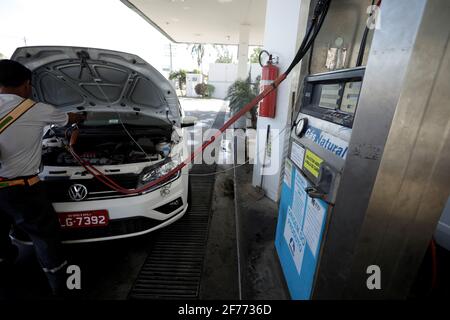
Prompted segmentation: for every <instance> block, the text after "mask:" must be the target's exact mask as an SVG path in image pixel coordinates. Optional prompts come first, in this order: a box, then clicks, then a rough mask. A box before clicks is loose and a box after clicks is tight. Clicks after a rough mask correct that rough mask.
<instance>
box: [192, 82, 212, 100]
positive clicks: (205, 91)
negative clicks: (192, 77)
mask: <svg viewBox="0 0 450 320" xmlns="http://www.w3.org/2000/svg"><path fill="white" fill-rule="evenodd" d="M194 89H195V93H196V94H198V95H201V96H202V97H203V98H205V97H211V95H212V94H213V92H214V90H215V88H214V86H213V85H211V84H206V83H199V84H197V85H196V86H195V88H194Z"/></svg>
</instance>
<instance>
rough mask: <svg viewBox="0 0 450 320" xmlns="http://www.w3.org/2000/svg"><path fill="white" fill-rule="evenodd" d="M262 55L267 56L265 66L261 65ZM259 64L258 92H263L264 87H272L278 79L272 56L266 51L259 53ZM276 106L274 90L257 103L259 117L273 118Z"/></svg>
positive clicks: (275, 92)
mask: <svg viewBox="0 0 450 320" xmlns="http://www.w3.org/2000/svg"><path fill="white" fill-rule="evenodd" d="M263 53H266V54H268V55H269V60H268V61H267V63H266V64H265V65H262V63H261V55H262V54H263ZM259 64H260V65H261V67H262V76H261V89H260V90H261V91H260V92H263V91H264V90H265V89H266V87H268V86H270V85H272V83H273V81H274V80H275V79H277V78H278V67H277V66H276V65H275V63H274V61H273V57H272V55H271V54H270V53H269V52H267V51H266V50H263V51H261V53H260V54H259ZM276 104H277V91H276V90H275V91H273V92H271V93H270V94H269V95H267V96H266V97H265V98H264V99H263V100H261V102H260V103H259V116H260V117H267V118H275V111H276Z"/></svg>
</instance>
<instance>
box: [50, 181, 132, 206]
mask: <svg viewBox="0 0 450 320" xmlns="http://www.w3.org/2000/svg"><path fill="white" fill-rule="evenodd" d="M108 177H109V178H111V179H112V180H113V181H114V182H116V183H117V184H118V185H120V186H121V187H123V188H126V189H134V188H136V187H137V186H138V184H139V175H136V174H120V175H109V176H108ZM43 182H44V184H45V186H46V188H47V191H48V197H49V199H50V200H51V201H52V202H74V200H73V199H72V198H71V197H70V196H69V188H70V187H71V186H73V185H74V184H81V185H83V186H85V187H86V188H87V190H88V194H87V196H86V198H84V199H83V201H86V200H98V199H107V198H114V197H125V196H124V195H123V194H121V193H118V192H116V191H113V190H111V189H110V188H109V187H107V186H105V185H104V184H103V183H101V182H100V181H98V180H97V179H95V178H93V179H79V180H69V179H61V178H57V179H55V180H45V181H43Z"/></svg>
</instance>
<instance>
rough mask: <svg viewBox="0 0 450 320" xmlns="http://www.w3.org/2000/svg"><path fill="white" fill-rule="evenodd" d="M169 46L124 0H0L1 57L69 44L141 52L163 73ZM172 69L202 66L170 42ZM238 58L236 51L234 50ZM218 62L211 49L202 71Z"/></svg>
mask: <svg viewBox="0 0 450 320" xmlns="http://www.w3.org/2000/svg"><path fill="white" fill-rule="evenodd" d="M170 43H171V42H170V41H169V40H168V39H167V38H166V37H164V36H163V35H162V34H161V33H160V32H159V31H157V30H156V29H155V28H153V27H152V26H151V25H150V24H148V23H147V22H146V21H145V20H144V19H142V18H141V17H140V16H139V15H137V14H136V13H135V12H134V11H132V10H131V9H129V8H128V7H126V6H125V5H124V4H123V3H122V2H120V0H39V1H36V0H0V53H2V54H3V55H5V56H6V58H9V57H10V56H11V55H12V54H13V52H14V50H15V49H16V48H17V47H21V46H25V45H27V46H35V45H66V46H83V47H95V48H102V49H110V50H118V51H125V52H128V53H133V54H137V55H138V56H140V57H141V58H143V59H144V60H146V61H147V62H148V63H150V64H151V65H153V66H154V67H155V68H156V69H158V70H159V71H160V72H162V73H163V74H165V73H166V72H164V70H165V69H166V70H167V69H168V68H169V67H170V55H169V52H170V51H169V44H170ZM172 52H173V60H172V68H173V70H178V69H180V68H182V69H187V70H193V69H196V68H198V67H197V64H196V63H195V61H194V59H193V58H192V55H191V52H190V50H189V46H188V45H185V44H172ZM230 52H231V53H232V54H233V56H234V57H236V56H237V47H235V46H232V47H230ZM216 58H217V51H216V50H215V49H214V48H213V47H212V46H208V47H207V50H206V54H205V58H204V64H203V71H204V72H207V69H208V65H209V63H212V62H214V61H215V59H216Z"/></svg>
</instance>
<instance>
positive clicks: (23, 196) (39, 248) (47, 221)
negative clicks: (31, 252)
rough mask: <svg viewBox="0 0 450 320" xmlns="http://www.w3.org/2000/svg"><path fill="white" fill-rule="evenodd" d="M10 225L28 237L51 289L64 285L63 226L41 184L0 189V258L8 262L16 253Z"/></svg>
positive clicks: (58, 288) (54, 289) (55, 289)
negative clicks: (13, 253) (61, 232)
mask: <svg viewBox="0 0 450 320" xmlns="http://www.w3.org/2000/svg"><path fill="white" fill-rule="evenodd" d="M11 224H15V225H16V226H17V227H18V228H20V229H22V230H23V231H24V232H25V233H27V234H28V236H29V237H30V239H31V240H32V241H33V244H34V249H35V251H36V255H37V258H38V260H39V263H40V265H41V266H42V269H43V270H44V272H45V273H46V275H47V277H48V279H49V284H50V286H51V288H52V290H53V291H54V292H55V291H58V290H60V287H61V286H63V285H65V283H64V284H63V283H61V282H62V278H63V277H62V274H61V273H62V271H63V272H64V273H65V271H66V269H65V268H64V266H65V264H67V262H66V261H65V259H64V257H63V255H62V251H61V237H60V227H59V223H58V219H57V217H56V213H55V211H54V210H53V206H52V204H51V203H50V201H49V200H48V197H47V194H46V191H45V187H44V185H43V184H42V183H41V182H38V183H37V184H35V185H33V186H14V187H7V188H2V189H0V259H2V260H7V259H8V258H9V257H10V253H11V252H12V250H13V248H14V247H13V244H12V242H11V239H10V238H9V231H10V228H11Z"/></svg>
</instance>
